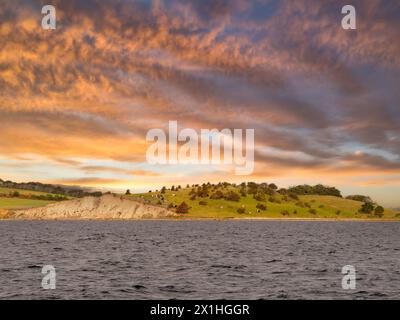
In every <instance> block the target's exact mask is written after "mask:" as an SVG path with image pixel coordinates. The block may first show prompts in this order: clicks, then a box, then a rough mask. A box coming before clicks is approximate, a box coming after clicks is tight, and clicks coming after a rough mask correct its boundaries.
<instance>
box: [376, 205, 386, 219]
mask: <svg viewBox="0 0 400 320" xmlns="http://www.w3.org/2000/svg"><path fill="white" fill-rule="evenodd" d="M384 212H385V209H384V208H383V207H382V206H377V207H376V208H375V215H377V216H378V217H383V213H384Z"/></svg>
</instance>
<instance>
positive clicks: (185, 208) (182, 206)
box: [176, 202, 190, 213]
mask: <svg viewBox="0 0 400 320" xmlns="http://www.w3.org/2000/svg"><path fill="white" fill-rule="evenodd" d="M189 209H190V207H189V206H188V205H187V204H186V202H182V203H181V204H180V205H179V206H177V207H176V213H188V212H189Z"/></svg>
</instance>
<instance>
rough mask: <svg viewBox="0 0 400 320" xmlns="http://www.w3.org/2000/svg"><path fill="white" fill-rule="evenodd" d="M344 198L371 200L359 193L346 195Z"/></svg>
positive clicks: (362, 200)
mask: <svg viewBox="0 0 400 320" xmlns="http://www.w3.org/2000/svg"><path fill="white" fill-rule="evenodd" d="M346 199H348V200H354V201H361V202H372V199H371V198H370V197H368V196H363V195H361V194H355V195H350V196H347V197H346Z"/></svg>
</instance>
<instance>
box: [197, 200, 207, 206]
mask: <svg viewBox="0 0 400 320" xmlns="http://www.w3.org/2000/svg"><path fill="white" fill-rule="evenodd" d="M207 204H208V202H207V201H204V200H201V201H200V202H199V205H201V206H206V205H207Z"/></svg>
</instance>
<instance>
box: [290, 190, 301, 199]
mask: <svg viewBox="0 0 400 320" xmlns="http://www.w3.org/2000/svg"><path fill="white" fill-rule="evenodd" d="M289 198H292V199H293V200H299V196H298V195H297V194H295V193H293V192H289Z"/></svg>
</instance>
